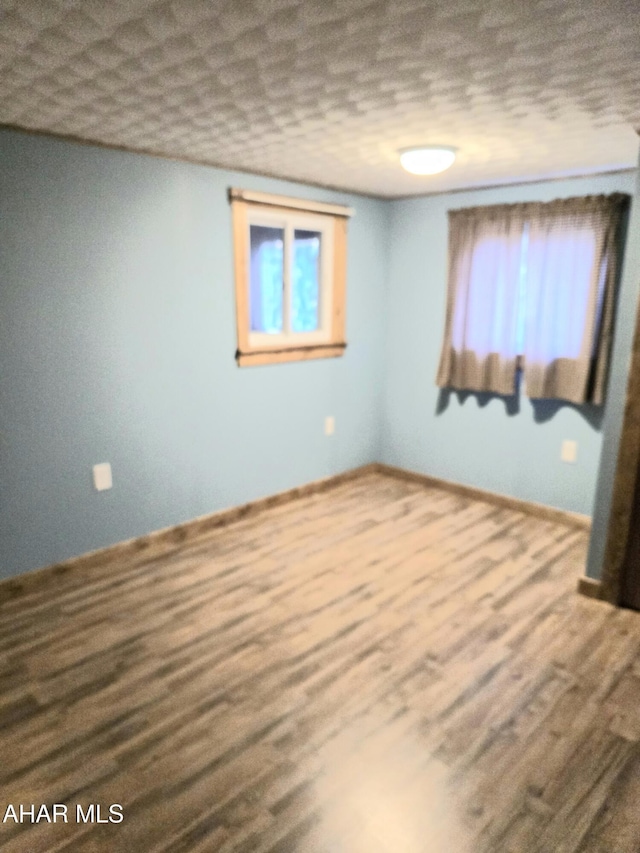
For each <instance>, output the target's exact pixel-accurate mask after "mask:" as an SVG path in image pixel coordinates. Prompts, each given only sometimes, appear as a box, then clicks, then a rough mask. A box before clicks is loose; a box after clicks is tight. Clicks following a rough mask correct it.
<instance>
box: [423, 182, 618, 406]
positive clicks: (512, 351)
mask: <svg viewBox="0 0 640 853" xmlns="http://www.w3.org/2000/svg"><path fill="white" fill-rule="evenodd" d="M628 201H629V197H628V196H626V195H622V194H615V195H611V196H587V197H585V198H570V199H562V200H559V201H555V202H551V203H548V204H545V203H527V204H516V205H494V206H491V207H480V208H478V207H476V208H468V209H464V210H457V211H451V212H450V213H449V274H448V287H447V312H446V321H445V335H444V341H443V347H442V353H441V357H440V364H439V368H438V376H437V384H438V385H439V386H441V387H449V388H456V389H469V390H473V391H488V392H493V393H497V394H505V395H508V394H513V393H514V391H515V376H516V367H517V364H518V359H519V357H522V364H523V365H524V378H525V388H526V393H527V395H528V396H529V397H534V398H535V397H546V398H560V399H564V400H569V401H572V402H574V403H583V402H587V401H589V402H594V403H601V402H602V400H603V397H604V384H605V379H606V374H607V364H608V358H609V352H610V348H611V338H612V327H613V313H614V311H613V309H614V288H615V281H616V275H617V262H618V256H619V254H620V235H621V230H622V229H621V223H622V219H623V216H624V213H625V210H626V207H627V205H628Z"/></svg>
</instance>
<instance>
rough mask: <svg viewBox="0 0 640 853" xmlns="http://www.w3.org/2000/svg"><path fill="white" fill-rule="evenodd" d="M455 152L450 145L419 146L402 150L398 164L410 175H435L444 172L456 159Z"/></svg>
mask: <svg viewBox="0 0 640 853" xmlns="http://www.w3.org/2000/svg"><path fill="white" fill-rule="evenodd" d="M456 150H457V149H455V148H452V147H451V146H450V145H421V146H420V147H419V148H403V149H402V150H401V151H400V152H399V153H400V162H401V163H402V165H403V167H404V168H405V169H406V170H407V172H411V174H412V175H437V174H438V172H444V170H445V169H448V168H449V166H450V165H451V164H452V163H453V161H454V160H455V159H456Z"/></svg>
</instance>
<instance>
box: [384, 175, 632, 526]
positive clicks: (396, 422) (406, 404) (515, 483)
mask: <svg viewBox="0 0 640 853" xmlns="http://www.w3.org/2000/svg"><path fill="white" fill-rule="evenodd" d="M634 185H635V176H634V173H633V172H628V173H622V174H610V175H601V176H597V177H591V178H579V179H578V178H575V179H568V180H563V181H549V182H544V183H538V184H528V185H520V186H508V187H499V188H492V189H487V190H475V191H468V192H458V193H450V194H442V195H434V196H429V197H423V198H414V199H407V200H402V201H397V202H394V203H393V204H392V205H391V221H390V231H389V285H388V304H387V308H386V314H387V325H386V341H385V358H384V361H385V400H384V409H383V430H382V459H383V461H385V462H387V463H389V464H391V465H399V466H401V467H403V468H409V469H411V470H413V471H419V472H422V473H425V474H431V475H433V476H436V477H442V478H444V479H447V480H453V481H455V482H458V483H465V484H467V485H471V486H476V487H479V488H483V489H489V490H491V491H494V492H500V493H501V494H506V495H511V496H513V497H516V498H522V499H524V500H529V501H536V502H538V503H542V504H547V505H549V506H554V507H559V508H561V509H566V510H571V511H574V512H581V513H586V514H591V510H592V506H593V501H594V493H595V484H596V478H597V473H598V464H599V457H600V447H601V442H602V433H601V426H602V411H601V410H599V409H597V408H586V407H582V408H579V407H572V406H569V405H558V404H556V403H552V402H548V401H545V402H539V403H532V401H531V400H529V399H528V398H527V397H525V396H523V395H520V397H519V400H518V404H517V407H516V408H517V411H514V410H513V409H514V407H513V401H510V402H508V403H507V402H506V401H505V399H501V398H499V397H488V396H482V395H476V394H460V395H459V394H456V393H450V394H448V395H441V394H440V392H439V389H438V388H437V387H436V385H435V377H436V371H437V366H438V359H439V355H440V347H441V344H442V332H443V326H444V315H445V297H446V274H447V227H448V226H447V211H448V210H449V209H455V208H460V207H470V206H474V205H484V204H498V203H508V202H516V201H550V200H551V199H554V198H560V197H566V196H572V195H576V196H577V195H587V194H590V193H610V192H615V191H623V192H629V193H631V192H633V189H634ZM625 296H626V297H627V301H628V302H633V294H630V293H629V292H628V290H627V292H626V293H625ZM629 307H630V306H629V305H625V310H622V311H621V314H624V313H626V311H628V310H629ZM631 310H632V311H634V310H635V309H634V307H633V306H631ZM614 391H615V393H618V389H617V387H616V388H615V389H614ZM609 402H610V401H609ZM608 404H609V403H608ZM563 439H573V440H575V441H577V442H578V459H577V462H576V463H575V464H567V463H564V462H561V461H560V447H561V443H562V441H563Z"/></svg>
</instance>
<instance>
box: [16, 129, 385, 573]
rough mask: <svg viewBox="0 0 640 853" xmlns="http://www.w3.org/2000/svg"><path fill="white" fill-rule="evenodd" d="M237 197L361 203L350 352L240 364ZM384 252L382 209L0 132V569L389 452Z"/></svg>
mask: <svg viewBox="0 0 640 853" xmlns="http://www.w3.org/2000/svg"><path fill="white" fill-rule="evenodd" d="M229 186H241V187H248V188H250V189H253V190H267V191H271V192H278V193H286V194H289V195H299V196H302V197H304V198H313V199H319V200H323V201H338V202H346V203H348V204H350V205H352V206H353V207H354V208H355V209H356V215H355V217H354V218H353V219H352V220H351V221H350V224H349V253H348V280H349V289H348V297H347V338H348V344H349V346H348V349H347V352H346V354H345V356H344V357H343V358H339V359H332V360H320V361H313V362H307V363H297V364H283V365H272V366H265V367H247V368H238V367H237V366H236V362H235V359H234V353H235V350H236V333H235V302H234V288H233V272H232V269H233V268H232V236H231V222H230V211H229V205H228V203H227V195H226V192H227V188H228V187H229ZM387 243H388V207H387V206H386V205H385V204H384V203H383V202H380V201H376V200H371V199H366V198H361V197H357V196H351V195H348V194H345V193H336V192H329V191H323V190H318V189H312V188H309V187H303V186H300V185H295V184H288V183H286V182H282V181H274V180H269V179H266V178H259V177H255V176H247V175H243V174H237V173H229V172H225V171H222V170H218V169H213V168H208V167H205V166H197V165H191V164H188V163H181V162H174V161H171V160H164V159H159V158H153V157H148V156H143V155H135V154H128V153H125V152H121V151H110V150H104V149H101V148H97V147H93V146H85V145H79V144H72V143H68V142H65V141H61V140H56V139H50V138H46V137H38V136H29V135H25V134H20V133H15V132H10V131H2V132H0V576H3V577H6V576H9V575H12V574H16V573H19V572H22V571H25V570H28V569H32V568H34V567H37V566H42V565H45V564H49V563H52V562H56V561H59V560H63V559H65V558H67V557H71V556H73V555H76V554H80V553H83V552H85V551H88V550H92V549H95V548H99V547H102V546H105V545H109V544H112V543H114V542H117V541H120V540H123V539H127V538H130V537H134V536H138V535H141V534H144V533H147V532H149V531H151V530H155V529H158V528H161V527H165V526H168V525H173V524H176V523H179V522H181V521H185V520H188V519H191V518H193V517H195V516H198V515H201V514H204V513H209V512H213V511H215V510H217V509H220V508H223V507H229V506H233V505H236V504H241V503H243V502H246V501H250V500H252V499H254V498H257V497H259V496H262V495H268V494H271V493H274V492H277V491H280V490H283V489H287V488H290V487H292V486H296V485H300V484H302V483H305V482H309V481H311V480H315V479H318V478H320V477H325V476H329V475H332V474H335V473H337V472H340V471H344V470H346V469H349V468H353V467H356V466H358V465H361V464H364V463H367V462H371V461H372V460H374V459H376V458H378V457H379V447H380V437H379V429H380V416H379V414H380V403H381V393H382V387H381V374H382V353H381V351H380V346H379V342H380V340H381V339H382V323H383V320H384V316H383V314H382V312H381V311H380V304H381V302H382V301H383V296H384V287H385V282H386V262H387ZM326 415H333V416H334V417H335V419H336V432H335V435H334V436H333V437H331V438H327V437H325V435H324V418H325V416H326ZM104 461H108V462H110V463H111V465H112V469H113V480H114V485H113V489H112V490H111V491H108V492H101V493H97V492H95V491H94V490H93V487H92V480H91V470H92V466H93V464H94V463H96V462H104Z"/></svg>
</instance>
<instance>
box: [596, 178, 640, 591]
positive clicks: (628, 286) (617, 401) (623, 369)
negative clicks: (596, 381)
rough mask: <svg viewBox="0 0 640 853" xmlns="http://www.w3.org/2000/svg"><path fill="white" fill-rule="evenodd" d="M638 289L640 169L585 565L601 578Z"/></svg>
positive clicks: (639, 280) (632, 213)
mask: <svg viewBox="0 0 640 853" xmlns="http://www.w3.org/2000/svg"><path fill="white" fill-rule="evenodd" d="M639 286H640V168H639V169H638V176H637V183H636V193H635V200H634V203H633V206H632V210H631V218H630V221H629V232H628V236H627V251H626V257H625V261H624V267H623V272H622V282H621V288H620V304H621V305H622V306H624V310H622V311H620V313H619V316H618V322H617V324H616V335H615V339H614V343H613V354H612V359H611V373H610V378H609V391H610V401H609V405H608V406H607V412H606V417H605V420H604V425H603V443H602V453H601V456H600V471H599V474H598V485H597V488H596V499H595V504H594V508H593V522H592V528H591V543H590V547H589V558H588V561H587V575H588V576H589V577H592V578H600V577H601V576H602V567H603V561H604V549H605V545H606V541H607V529H608V526H609V513H610V510H611V498H612V494H613V481H614V477H615V472H616V465H617V461H618V447H619V444H620V433H621V430H622V420H623V415H624V407H625V400H626V389H627V378H628V374H629V364H630V360H631V350H632V346H633V334H634V331H635V325H636V315H637V311H636V305H637V301H638V289H639Z"/></svg>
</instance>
